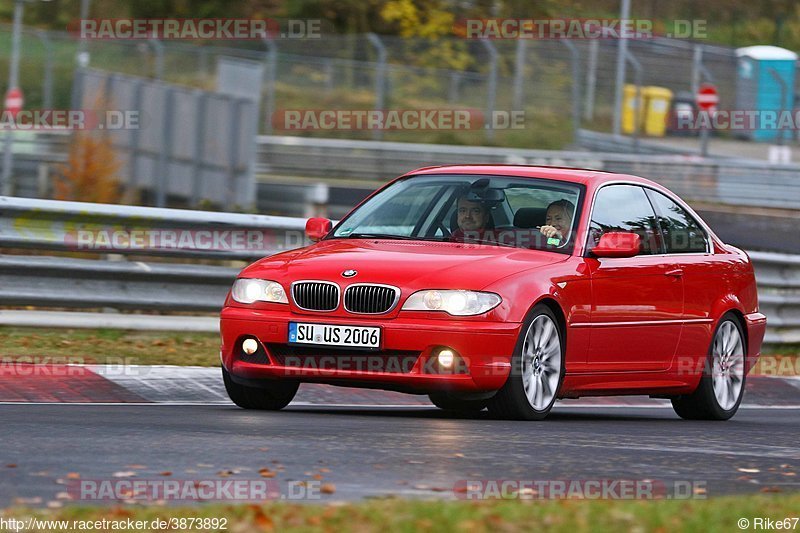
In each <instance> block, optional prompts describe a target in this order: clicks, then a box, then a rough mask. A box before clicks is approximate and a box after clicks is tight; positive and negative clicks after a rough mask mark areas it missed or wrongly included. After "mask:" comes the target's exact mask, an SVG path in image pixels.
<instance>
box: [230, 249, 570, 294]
mask: <svg viewBox="0 0 800 533" xmlns="http://www.w3.org/2000/svg"><path fill="white" fill-rule="evenodd" d="M567 257H568V256H566V255H562V254H557V253H553V252H543V251H537V250H523V249H518V248H508V247H499V246H490V245H474V244H459V243H450V242H425V241H399V240H375V239H370V240H366V239H330V240H325V241H321V242H319V243H316V244H313V245H311V246H309V247H306V248H301V249H299V250H293V251H290V252H284V253H281V254H278V255H275V256H271V257H266V258H264V259H262V260H260V261H258V262H256V263H254V264H252V265H250V266H249V267H247V268H246V269H245V270H243V271H242V273H241V276H242V277H249V278H263V279H271V280H274V281H278V282H280V283H283V284H285V285H286V284H289V283H291V282H293V281H297V280H308V279H314V280H329V281H335V282H337V283H339V284H340V285H342V284H349V283H384V284H390V285H396V286H399V287H401V288H407V289H414V290H416V289H424V288H437V289H450V288H461V289H472V290H480V289H482V288H484V287H486V286H487V285H490V284H492V283H494V282H496V281H498V280H500V279H502V278H504V277H506V276H509V275H511V274H514V273H517V272H520V271H523V270H529V269H531V268H536V267H539V266H543V265H548V264H552V263H556V262H560V261H564V260H566V259H567ZM345 270H355V271H357V274H356V275H355V276H353V277H351V278H345V277H343V276H342V273H343V272H344V271H345Z"/></svg>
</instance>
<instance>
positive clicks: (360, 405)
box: [0, 402, 800, 411]
mask: <svg viewBox="0 0 800 533" xmlns="http://www.w3.org/2000/svg"><path fill="white" fill-rule="evenodd" d="M0 405H82V406H88V405H99V406H106V407H108V406H119V407H128V406H130V407H157V406H162V405H165V406H173V407H174V406H195V407H197V406H226V407H234V404H233V403H230V402H146V403H143V402H124V403H123V402H0ZM292 407H319V408H321V409H326V408H336V409H339V408H356V409H359V408H361V409H429V410H435V409H436V407H435V406H433V405H405V404H364V403H324V404H322V403H310V402H297V403H292V404H289V406H288V407H287V409H288V410H291V408H292ZM605 408H609V409H625V408H631V409H668V408H669V409H671V408H672V406H671V405H646V404H630V405H625V404H602V405H601V404H597V405H588V404H580V405H561V406H556V407H554V409H555V410H556V411H561V410H569V409H605ZM739 409H761V410H767V409H780V410H792V409H800V404H798V405H741V406H739Z"/></svg>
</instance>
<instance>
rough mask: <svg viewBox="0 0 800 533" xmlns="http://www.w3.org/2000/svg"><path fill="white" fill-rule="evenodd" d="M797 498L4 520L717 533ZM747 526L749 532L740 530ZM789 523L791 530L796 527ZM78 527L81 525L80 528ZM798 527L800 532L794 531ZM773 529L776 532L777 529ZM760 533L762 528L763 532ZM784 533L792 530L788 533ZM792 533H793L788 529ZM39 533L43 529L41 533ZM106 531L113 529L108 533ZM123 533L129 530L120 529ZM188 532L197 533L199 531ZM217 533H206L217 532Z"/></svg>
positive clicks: (412, 504)
mask: <svg viewBox="0 0 800 533" xmlns="http://www.w3.org/2000/svg"><path fill="white" fill-rule="evenodd" d="M798 509H800V495H798V494H791V495H786V494H780V495H778V494H776V495H755V496H753V495H751V496H726V497H719V498H713V499H708V500H690V501H689V500H687V501H677V500H659V501H619V500H617V501H609V500H592V501H588V500H558V501H531V500H527V501H520V500H493V501H482V502H466V501H461V502H452V501H448V502H442V501H417V500H399V499H398V500H376V501H364V502H358V503H347V504H328V505H325V506H318V505H300V504H288V503H269V504H266V505H235V506H234V505H218V504H209V505H203V506H197V507H180V508H165V507H159V506H150V507H116V508H97V507H95V508H90V507H64V508H61V509H48V510H37V511H31V510H28V509H23V508H11V509H7V510H5V511H4V512H3V515H2V516H3V517H4V518H6V519H8V518H14V519H17V520H25V519H27V518H29V517H31V516H34V517H37V518H40V519H45V520H67V521H69V526H70V527H72V529H70V528H69V527H68V528H66V529H59V531H77V530H79V529H78V528H76V527H73V524H75V523H74V522H72V521H81V520H83V521H96V520H103V519H105V520H108V521H112V520H113V521H127V520H128V519H131V520H134V521H135V520H141V521H143V522H146V525H145V527H144V528H141V529H138V530H137V531H156V529H154V528H152V526H151V524H152V523H153V520H155V519H165V520H166V519H169V518H180V517H187V518H201V517H206V518H217V519H221V518H224V519H227V524H226V529H227V530H228V531H282V532H283V531H358V532H371V531H376V532H381V533H386V532H390V531H397V532H415V531H470V532H476V533H477V532H495V531H534V530H536V531H553V532H565V533H577V532H581V531H593V532H606V531H608V532H617V531H688V532H695V531H696V532H703V533H706V532H716V531H725V532H728V531H740V530H753V529H758V528H757V527H754V526H755V525H756V524H757V522H756V519H757V518H761V519H771V520H773V521H776V520H781V521H782V520H783V519H785V518H787V517H789V518H790V517H797V516H798ZM740 519H746V520H747V521H748V525H749V527H745V528H741V527H740V526H739V522H738V521H739V520H740ZM789 523H792V522H791V521H790V522H789ZM75 525H78V526H80V525H81V524H80V523H78V524H75ZM796 527H800V526H797V525H796ZM774 528H775V527H774V526H773V528H772V529H774ZM761 529H764V528H763V527H762V528H761ZM784 529H787V528H786V527H785V526H784ZM788 529H792V527H789V528H788ZM40 530H41V529H40ZM108 530H111V529H110V528H109V529H108ZM123 530H124V529H123ZM185 530H194V531H198V530H201V528H190V529H185ZM215 530H219V529H205V531H215ZM31 531H36V529H32V530H31Z"/></svg>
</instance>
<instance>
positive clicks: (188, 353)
mask: <svg viewBox="0 0 800 533" xmlns="http://www.w3.org/2000/svg"><path fill="white" fill-rule="evenodd" d="M0 357H2V358H3V360H5V361H26V362H38V363H47V362H52V363H65V362H69V363H86V364H89V363H97V364H103V363H111V364H120V363H121V362H122V360H124V362H125V363H126V364H131V365H197V366H217V365H219V335H218V334H217V333H196V332H183V331H181V332H178V331H129V330H119V329H46V328H31V327H12V326H5V327H0ZM48 358H51V360H48Z"/></svg>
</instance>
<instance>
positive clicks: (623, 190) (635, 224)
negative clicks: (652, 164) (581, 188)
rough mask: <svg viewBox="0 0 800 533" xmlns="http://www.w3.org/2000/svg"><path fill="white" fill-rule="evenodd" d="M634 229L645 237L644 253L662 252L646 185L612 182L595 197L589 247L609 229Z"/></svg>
mask: <svg viewBox="0 0 800 533" xmlns="http://www.w3.org/2000/svg"><path fill="white" fill-rule="evenodd" d="M611 231H614V232H633V233H637V234H638V235H639V237H641V239H642V251H641V253H642V254H643V255H651V254H658V253H661V246H660V244H659V239H658V238H657V236H658V230H657V229H656V216H655V213H654V212H653V207H652V206H651V205H650V202H649V201H648V200H647V195H646V194H645V192H644V189H642V188H641V187H637V186H635V185H610V186H607V187H603V188H602V189H600V190H599V191H598V193H597V195H596V197H595V201H594V209H593V210H592V221H591V223H590V226H589V243H588V249H589V250H591V249H592V248H594V247H595V246H596V245H597V243H598V242H600V237H601V236H602V235H603V234H604V233H608V232H611Z"/></svg>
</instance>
